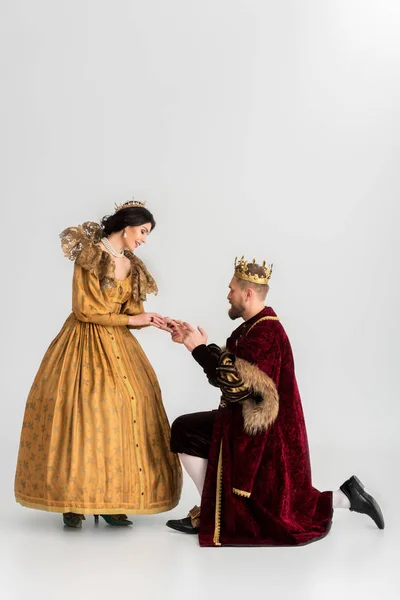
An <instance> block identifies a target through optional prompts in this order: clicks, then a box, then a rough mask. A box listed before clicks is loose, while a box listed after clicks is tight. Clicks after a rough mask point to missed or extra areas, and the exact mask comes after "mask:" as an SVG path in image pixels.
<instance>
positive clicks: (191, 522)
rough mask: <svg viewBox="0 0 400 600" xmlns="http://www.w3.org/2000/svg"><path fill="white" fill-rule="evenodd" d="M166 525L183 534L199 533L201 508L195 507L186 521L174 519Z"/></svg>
mask: <svg viewBox="0 0 400 600" xmlns="http://www.w3.org/2000/svg"><path fill="white" fill-rule="evenodd" d="M166 525H167V527H171V529H175V530H176V531H180V532H181V533H192V534H193V533H199V527H200V508H199V507H198V506H195V507H194V508H192V510H191V511H190V512H189V514H188V516H187V517H185V518H184V519H172V520H170V521H167V523H166Z"/></svg>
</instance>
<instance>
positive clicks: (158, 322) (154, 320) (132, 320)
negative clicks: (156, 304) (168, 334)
mask: <svg viewBox="0 0 400 600" xmlns="http://www.w3.org/2000/svg"><path fill="white" fill-rule="evenodd" d="M128 325H130V326H131V327H145V326H146V325H151V326H152V327H157V329H166V325H165V322H164V319H163V318H162V316H161V315H159V314H157V313H152V312H144V313H141V314H140V315H135V316H134V317H129V321H128Z"/></svg>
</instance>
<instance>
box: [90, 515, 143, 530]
mask: <svg viewBox="0 0 400 600" xmlns="http://www.w3.org/2000/svg"><path fill="white" fill-rule="evenodd" d="M93 516H94V522H95V524H96V525H98V523H99V517H102V518H103V519H104V520H105V522H106V523H108V524H109V525H114V526H115V527H127V526H128V525H133V523H132V521H129V519H128V517H127V516H126V515H93Z"/></svg>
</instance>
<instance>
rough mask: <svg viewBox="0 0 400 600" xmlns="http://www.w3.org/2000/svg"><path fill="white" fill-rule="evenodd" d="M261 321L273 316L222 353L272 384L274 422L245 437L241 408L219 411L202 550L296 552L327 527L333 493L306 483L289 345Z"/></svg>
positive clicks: (243, 329) (238, 335)
mask: <svg viewBox="0 0 400 600" xmlns="http://www.w3.org/2000/svg"><path fill="white" fill-rule="evenodd" d="M267 316H268V317H275V318H276V315H275V313H274V311H273V310H272V309H271V308H268V307H267V308H265V309H264V310H263V311H262V312H261V313H259V314H258V315H256V316H255V317H253V318H252V319H250V320H249V321H246V322H245V323H243V324H242V325H241V326H240V327H238V329H236V330H235V331H234V332H233V333H232V335H231V337H230V338H229V339H228V341H227V350H229V351H230V352H232V353H233V354H235V356H236V357H237V358H241V359H244V360H245V361H247V362H248V363H251V365H253V367H250V368H253V369H257V368H258V369H260V370H261V371H263V372H264V373H266V374H267V376H269V377H270V378H271V379H272V380H273V382H274V383H275V386H276V389H277V391H278V395H279V412H278V416H277V418H276V420H275V421H274V422H273V423H272V424H271V425H270V426H269V427H268V428H267V429H266V430H265V431H263V432H261V433H257V434H256V435H249V434H248V433H246V432H245V429H244V419H243V414H242V403H240V402H239V403H227V404H226V406H224V407H222V406H221V407H220V408H219V410H218V414H217V417H216V421H215V426H214V432H213V440H212V444H211V450H210V455H209V461H208V469H207V475H206V480H205V484H204V489H203V496H202V501H201V520H200V532H199V541H200V545H201V546H220V545H221V546H257V545H260V546H264V545H265V546H296V545H300V544H306V543H308V542H311V541H313V540H316V539H318V538H321V537H323V536H325V535H326V534H327V533H328V531H329V529H330V525H331V519H332V513H333V509H332V493H331V492H319V491H318V490H316V489H315V488H314V487H313V486H312V483H311V468H310V458H309V450H308V441H307V433H306V427H305V422H304V415H303V409H302V405H301V399H300V394H299V391H298V388H297V383H296V377H295V372H294V363H293V355H292V350H291V347H290V343H289V340H288V337H287V335H286V333H285V330H284V329H283V327H282V325H281V323H280V322H279V321H278V320H266V319H264V320H261V321H259V320H260V319H262V318H263V317H267ZM257 321H259V322H258V323H257V324H255V323H256V322H257ZM245 383H247V384H250V381H248V382H246V381H245ZM234 490H235V492H234ZM238 494H242V495H238Z"/></svg>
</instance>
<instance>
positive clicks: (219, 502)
mask: <svg viewBox="0 0 400 600" xmlns="http://www.w3.org/2000/svg"><path fill="white" fill-rule="evenodd" d="M222 475H223V472H222V441H221V446H220V449H219V458H218V469H217V490H216V496H215V529H214V539H213V541H214V544H215V545H216V546H221V542H220V535H221V509H222Z"/></svg>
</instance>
